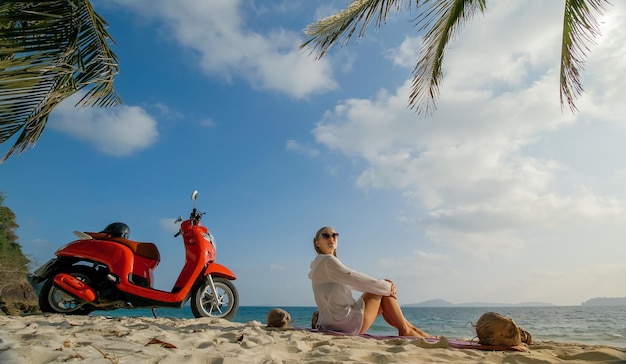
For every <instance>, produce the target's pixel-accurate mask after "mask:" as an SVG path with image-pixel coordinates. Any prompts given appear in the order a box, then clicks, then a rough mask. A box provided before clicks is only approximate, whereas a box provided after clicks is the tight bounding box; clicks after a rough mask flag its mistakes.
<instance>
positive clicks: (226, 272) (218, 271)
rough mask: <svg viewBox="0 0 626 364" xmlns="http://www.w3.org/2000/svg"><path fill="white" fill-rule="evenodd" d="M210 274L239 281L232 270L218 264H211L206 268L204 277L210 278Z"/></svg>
mask: <svg viewBox="0 0 626 364" xmlns="http://www.w3.org/2000/svg"><path fill="white" fill-rule="evenodd" d="M209 274H211V275H214V276H218V277H224V278H228V279H230V280H231V281H234V280H235V279H237V277H236V276H235V273H233V272H232V271H231V270H230V269H228V268H226V267H225V266H223V265H221V264H218V263H211V264H209V265H208V266H207V267H206V269H205V270H204V276H208V275H209Z"/></svg>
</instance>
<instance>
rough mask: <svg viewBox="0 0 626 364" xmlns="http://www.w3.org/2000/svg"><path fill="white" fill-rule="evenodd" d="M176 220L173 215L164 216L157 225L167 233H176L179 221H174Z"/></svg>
mask: <svg viewBox="0 0 626 364" xmlns="http://www.w3.org/2000/svg"><path fill="white" fill-rule="evenodd" d="M174 221H176V219H175V218H173V217H164V218H161V219H160V220H159V225H160V226H161V229H163V230H164V231H166V232H168V233H176V232H178V230H179V229H180V224H179V223H174Z"/></svg>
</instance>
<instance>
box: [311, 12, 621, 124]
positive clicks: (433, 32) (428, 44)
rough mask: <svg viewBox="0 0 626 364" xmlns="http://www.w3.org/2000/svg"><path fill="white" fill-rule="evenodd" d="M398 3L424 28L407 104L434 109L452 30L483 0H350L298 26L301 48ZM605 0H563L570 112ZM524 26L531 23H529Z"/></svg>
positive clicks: (321, 43)
mask: <svg viewBox="0 0 626 364" xmlns="http://www.w3.org/2000/svg"><path fill="white" fill-rule="evenodd" d="M404 3H408V4H407V8H408V9H409V10H410V8H411V5H412V4H413V3H414V4H415V7H416V9H417V11H418V14H417V18H416V27H418V32H421V31H425V35H424V38H423V44H422V49H421V52H420V53H421V57H420V58H419V59H418V61H417V64H416V65H415V68H414V70H413V84H412V90H411V94H410V96H409V105H410V106H411V107H412V108H413V109H415V111H416V112H417V113H418V114H420V115H429V114H431V113H432V112H434V111H435V110H436V101H437V98H438V97H439V87H440V85H441V83H442V82H443V70H442V68H443V57H444V53H445V50H446V47H447V45H448V42H450V41H451V40H452V38H453V37H454V35H456V34H458V33H459V31H460V29H461V27H462V26H463V25H464V24H465V23H466V22H467V21H468V20H469V19H471V18H472V17H473V16H474V15H476V14H477V13H478V12H481V13H484V11H485V9H486V8H487V5H486V3H487V1H486V0H422V1H420V0H408V1H406V2H405V1H403V0H352V1H351V2H350V4H349V5H348V7H346V8H345V9H344V10H342V11H340V12H338V13H336V14H334V15H331V16H329V17H327V18H324V19H321V20H319V21H317V22H316V23H313V24H310V25H309V26H307V27H306V28H305V30H304V32H305V34H306V35H307V36H308V37H309V38H308V39H307V40H306V41H305V42H304V43H303V44H302V45H301V48H306V47H310V48H311V49H312V52H313V53H316V54H317V57H318V58H321V57H323V56H324V55H325V54H326V52H328V50H329V49H330V47H331V46H332V45H333V44H335V43H337V42H338V41H339V40H341V39H343V42H342V45H346V44H347V43H348V41H349V40H350V38H351V37H352V36H353V35H354V33H355V32H356V31H357V28H358V33H357V34H358V36H357V38H361V37H362V36H363V35H364V34H365V31H366V30H367V27H368V25H369V23H370V22H371V21H372V20H373V19H376V27H380V26H382V25H383V24H385V22H386V20H387V16H388V14H389V12H390V11H391V10H394V9H395V10H396V11H399V10H400V9H401V8H402V6H403V4H404ZM608 4H610V3H609V1H608V0H565V8H564V12H563V19H562V21H563V36H562V44H561V71H560V99H561V100H560V101H561V108H563V107H564V106H565V105H566V104H567V105H568V106H569V108H570V110H571V111H572V112H574V111H576V106H575V104H574V101H575V99H576V98H577V97H579V96H580V95H581V94H582V92H583V88H582V85H581V82H580V71H579V70H580V69H582V67H583V65H584V59H585V57H586V53H587V51H588V48H587V45H586V44H585V42H591V41H593V38H595V37H597V36H598V35H599V34H600V31H599V28H598V23H597V22H596V20H595V17H594V13H595V14H602V12H603V11H604V8H605V6H606V5H608ZM529 26H532V24H530V25H529Z"/></svg>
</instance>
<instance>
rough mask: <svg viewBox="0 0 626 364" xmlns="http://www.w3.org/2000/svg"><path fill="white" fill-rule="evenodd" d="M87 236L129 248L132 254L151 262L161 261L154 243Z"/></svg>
mask: <svg viewBox="0 0 626 364" xmlns="http://www.w3.org/2000/svg"><path fill="white" fill-rule="evenodd" d="M87 234H88V235H89V236H91V237H92V238H94V239H96V240H108V241H114V242H116V243H120V244H123V245H125V246H127V247H129V248H130V250H132V251H133V253H135V254H137V255H139V256H142V257H145V258H148V259H152V260H156V261H157V262H160V261H161V255H160V254H159V249H158V248H157V246H156V245H154V243H142V242H139V241H133V240H128V239H124V238H115V237H111V236H109V235H108V234H106V233H89V232H88V233H87Z"/></svg>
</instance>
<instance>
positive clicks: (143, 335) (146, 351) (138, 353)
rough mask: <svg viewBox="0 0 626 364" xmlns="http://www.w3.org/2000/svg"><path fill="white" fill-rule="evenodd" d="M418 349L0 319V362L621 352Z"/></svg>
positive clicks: (216, 329)
mask: <svg viewBox="0 0 626 364" xmlns="http://www.w3.org/2000/svg"><path fill="white" fill-rule="evenodd" d="M151 342H152V343H151ZM423 346H424V345H423V343H422V342H420V341H419V340H408V339H401V338H394V339H389V340H375V339H369V338H363V337H343V336H332V335H326V334H321V333H312V332H308V331H301V330H280V329H267V328H265V325H264V324H262V323H260V322H257V321H251V322H248V323H246V324H242V323H233V322H228V321H224V320H217V319H209V318H204V319H168V318H156V319H154V318H106V317H103V316H97V317H81V316H62V315H33V316H25V317H17V316H0V363H35V364H37V363H65V362H72V363H73V362H86V363H89V364H97V363H132V364H139V363H163V364H165V363H176V364H183V363H345V362H355V363H408V362H411V363H524V364H526V363H538V364H539V363H541V364H546V363H562V362H565V363H570V364H575V363H626V349H624V348H611V347H606V346H596V345H582V344H563V343H554V342H539V343H534V344H533V345H531V346H530V348H529V350H528V351H526V352H515V351H480V350H474V349H452V348H426V347H423Z"/></svg>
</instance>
